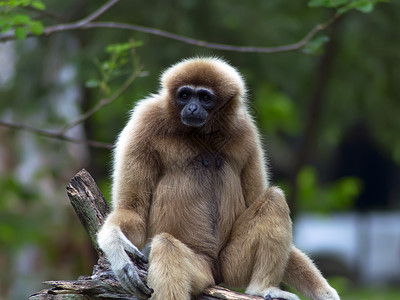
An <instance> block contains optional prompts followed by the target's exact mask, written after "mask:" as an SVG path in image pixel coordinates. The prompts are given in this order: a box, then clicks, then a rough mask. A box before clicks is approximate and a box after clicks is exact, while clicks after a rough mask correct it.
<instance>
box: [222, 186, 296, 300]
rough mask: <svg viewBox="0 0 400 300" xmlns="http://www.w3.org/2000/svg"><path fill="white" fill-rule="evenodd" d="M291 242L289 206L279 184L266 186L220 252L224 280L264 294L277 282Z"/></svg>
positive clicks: (236, 225)
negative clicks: (278, 186) (276, 186)
mask: <svg viewBox="0 0 400 300" xmlns="http://www.w3.org/2000/svg"><path fill="white" fill-rule="evenodd" d="M291 244H292V226H291V220H290V217H289V209H288V206H287V204H286V200H285V197H284V194H283V192H282V191H281V190H280V189H279V188H275V187H271V188H269V189H267V190H266V191H265V192H264V193H263V194H262V195H261V196H260V197H259V198H258V199H257V200H256V201H255V202H254V203H253V204H252V205H251V206H250V207H249V208H248V209H247V210H245V211H244V212H243V214H242V215H240V217H239V218H238V220H237V221H236V222H235V224H234V226H233V229H232V232H231V235H230V238H229V240H228V243H227V245H226V247H225V248H224V249H223V251H222V252H221V255H220V260H221V269H222V276H223V280H224V283H226V284H228V285H232V286H244V285H249V286H248V288H249V289H248V291H249V292H250V293H253V294H257V295H261V294H262V292H263V291H264V290H266V289H267V288H269V287H271V286H277V285H278V284H279V283H280V281H281V279H282V276H283V273H284V271H285V268H286V264H287V261H288V256H289V250H290V247H291Z"/></svg>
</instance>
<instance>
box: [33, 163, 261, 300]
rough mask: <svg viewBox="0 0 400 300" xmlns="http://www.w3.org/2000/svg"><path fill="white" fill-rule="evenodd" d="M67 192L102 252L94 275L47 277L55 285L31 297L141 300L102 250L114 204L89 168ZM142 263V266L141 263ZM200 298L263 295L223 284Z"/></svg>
mask: <svg viewBox="0 0 400 300" xmlns="http://www.w3.org/2000/svg"><path fill="white" fill-rule="evenodd" d="M67 194H68V197H69V199H70V201H71V204H72V206H73V207H74V209H75V212H76V214H77V215H78V217H79V219H80V221H81V222H82V225H83V227H84V228H85V229H86V231H87V232H88V234H89V237H90V240H91V242H92V244H93V247H94V248H95V250H96V252H97V254H98V255H99V260H98V262H97V264H96V265H95V266H94V267H93V274H92V275H91V276H80V277H79V278H78V280H75V281H46V282H44V283H45V284H47V285H50V286H52V287H51V288H49V289H46V290H43V291H41V292H39V293H36V294H34V295H32V296H30V297H29V299H30V300H72V299H74V300H81V299H85V300H88V299H89V300H90V299H121V300H122V299H125V300H139V299H138V298H137V297H135V296H133V295H131V294H128V293H127V292H126V291H125V290H124V289H123V288H122V287H121V285H120V284H119V283H118V280H117V279H116V278H115V276H114V274H113V272H112V271H111V269H110V264H109V262H108V261H107V259H106V257H105V256H104V254H103V252H102V251H101V250H100V248H99V246H98V244H97V240H96V234H97V232H98V230H99V229H100V227H101V225H102V224H103V222H104V219H105V217H106V216H107V214H108V213H109V212H110V208H109V206H108V204H107V202H106V200H105V198H104V196H103V195H102V193H101V192H100V190H99V188H98V186H97V185H96V183H95V181H94V179H93V178H92V176H91V175H90V174H89V172H87V171H86V170H84V169H83V170H81V171H79V172H78V173H77V174H76V175H75V177H74V178H72V179H71V181H70V183H69V184H68V186H67ZM138 267H139V266H138ZM139 275H140V277H141V278H146V277H147V272H146V271H145V270H142V269H140V268H139ZM196 299H197V300H219V299H225V300H256V299H258V300H260V299H262V298H261V297H255V296H250V295H245V294H241V293H238V292H234V291H231V290H228V289H226V288H223V287H220V286H214V287H210V288H207V289H206V290H205V291H204V292H203V294H201V295H200V296H199V297H197V298H196Z"/></svg>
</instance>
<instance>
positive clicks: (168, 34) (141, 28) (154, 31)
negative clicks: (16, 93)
mask: <svg viewBox="0 0 400 300" xmlns="http://www.w3.org/2000/svg"><path fill="white" fill-rule="evenodd" d="M338 17H339V15H334V16H333V17H332V18H331V19H329V20H328V21H326V22H324V23H321V24H318V25H316V26H315V27H314V28H313V29H312V30H311V31H310V32H309V33H307V35H306V36H305V37H304V38H302V39H301V40H300V41H299V42H297V43H294V44H289V45H284V46H276V47H252V46H234V45H226V44H218V43H211V42H207V41H202V40H196V39H193V38H190V37H186V36H183V35H178V34H175V33H171V32H167V31H164V30H161V29H156V28H150V27H144V26H140V25H134V24H124V23H114V22H92V23H88V24H86V25H85V26H83V27H82V29H89V28H113V29H126V30H132V31H139V32H144V33H149V34H152V35H157V36H161V37H165V38H168V39H172V40H176V41H180V42H183V43H185V44H189V45H194V46H198V47H204V48H209V49H215V50H224V51H234V52H247V53H277V52H286V51H293V50H299V49H301V48H303V47H304V46H305V45H306V44H307V43H308V42H309V41H310V40H311V39H312V38H313V37H314V36H315V35H316V34H317V33H318V32H320V31H322V30H324V29H326V28H327V27H328V26H329V25H331V24H332V23H333V22H334V21H335V20H336V19H337V18H338ZM60 29H61V28H58V30H60ZM60 31H61V30H60ZM0 40H1V38H0Z"/></svg>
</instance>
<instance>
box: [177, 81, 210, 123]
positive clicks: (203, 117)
mask: <svg viewBox="0 0 400 300" xmlns="http://www.w3.org/2000/svg"><path fill="white" fill-rule="evenodd" d="M176 101H177V104H178V107H179V108H180V110H181V120H182V123H183V124H185V125H186V126H190V127H201V126H203V125H204V124H206V122H207V118H208V116H209V114H210V112H211V111H212V110H213V109H214V107H215V105H216V96H215V94H214V93H213V91H212V90H210V89H208V88H205V87H201V86H191V85H185V86H181V87H180V88H178V91H177V95H176Z"/></svg>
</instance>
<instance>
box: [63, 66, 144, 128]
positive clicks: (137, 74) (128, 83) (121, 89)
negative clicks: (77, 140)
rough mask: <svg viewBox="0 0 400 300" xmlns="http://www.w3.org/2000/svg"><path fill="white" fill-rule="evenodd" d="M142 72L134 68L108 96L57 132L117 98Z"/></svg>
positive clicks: (84, 118) (76, 123) (81, 120)
mask: <svg viewBox="0 0 400 300" xmlns="http://www.w3.org/2000/svg"><path fill="white" fill-rule="evenodd" d="M141 74H142V69H138V70H136V71H135V72H134V73H133V74H132V75H131V76H129V78H128V79H127V80H126V81H125V82H124V84H123V85H122V86H121V87H120V88H119V90H118V91H116V92H115V93H114V94H113V95H112V96H111V97H110V98H108V99H102V100H100V101H99V103H97V104H96V105H95V106H94V107H93V108H91V109H89V110H88V111H87V112H86V113H84V114H82V115H80V116H79V117H78V118H77V119H76V120H75V121H72V122H71V123H69V124H67V125H65V126H64V127H63V128H62V129H61V130H60V131H59V132H60V133H61V134H65V133H66V132H67V131H68V130H70V129H71V128H73V127H75V126H77V125H78V124H80V123H82V122H84V121H85V120H87V119H88V118H90V117H91V116H92V115H93V114H94V113H95V112H97V111H98V110H100V109H101V108H103V107H104V106H106V105H108V104H110V103H112V102H114V101H115V100H117V99H118V98H119V97H120V96H121V95H122V94H123V93H125V91H126V90H127V89H128V88H129V87H130V85H131V84H132V83H133V82H134V81H135V79H136V78H137V77H138V76H140V75H141Z"/></svg>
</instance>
